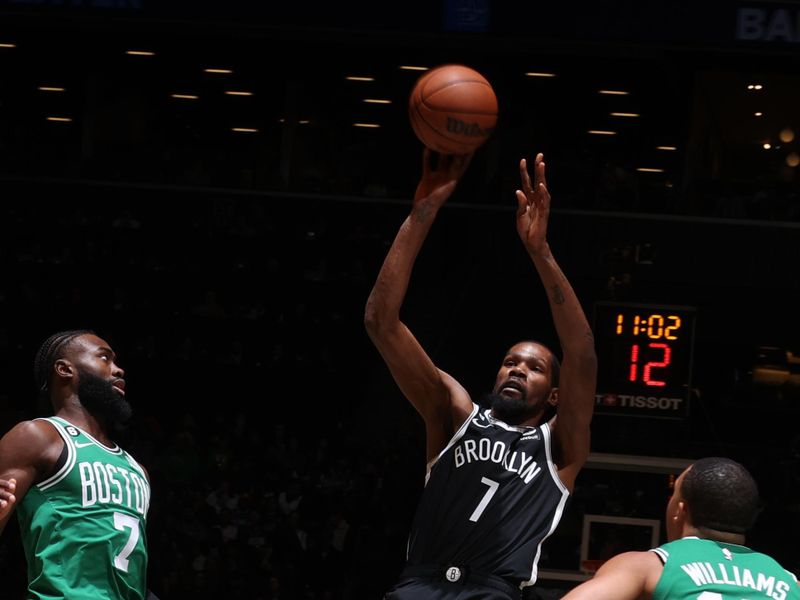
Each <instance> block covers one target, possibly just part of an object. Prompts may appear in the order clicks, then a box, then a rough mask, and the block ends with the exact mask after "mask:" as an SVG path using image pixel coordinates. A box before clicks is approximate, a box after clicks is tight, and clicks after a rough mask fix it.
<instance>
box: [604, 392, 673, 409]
mask: <svg viewBox="0 0 800 600" xmlns="http://www.w3.org/2000/svg"><path fill="white" fill-rule="evenodd" d="M683 400H684V399H683V398H658V397H656V396H633V395H629V394H596V395H595V404H596V405H597V406H601V407H618V408H649V409H656V410H659V411H667V412H672V411H678V410H680V409H681V407H682V405H683Z"/></svg>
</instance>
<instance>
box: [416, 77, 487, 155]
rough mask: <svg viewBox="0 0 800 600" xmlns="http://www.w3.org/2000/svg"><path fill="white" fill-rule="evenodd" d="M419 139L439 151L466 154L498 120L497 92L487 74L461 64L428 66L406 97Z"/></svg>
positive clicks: (485, 135)
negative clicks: (431, 67) (487, 78)
mask: <svg viewBox="0 0 800 600" xmlns="http://www.w3.org/2000/svg"><path fill="white" fill-rule="evenodd" d="M408 114H409V118H410V120H411V127H412V128H413V129H414V133H415V134H416V136H417V137H418V138H419V140H420V141H421V142H422V143H423V144H424V145H425V146H427V147H428V148H430V149H431V150H434V151H436V152H439V153H441V154H468V153H470V152H473V151H474V150H476V149H477V148H478V147H479V146H481V145H482V144H483V143H484V142H485V141H486V140H487V139H489V136H491V134H492V131H494V127H495V125H496V124H497V96H495V93H494V89H493V88H492V86H491V84H490V83H489V82H488V81H487V80H486V78H485V77H484V76H483V75H481V74H480V73H478V72H477V71H476V70H475V69H471V68H470V67H467V66H464V65H456V64H447V65H441V66H439V67H436V68H434V69H431V70H430V71H428V72H427V73H425V74H424V75H422V76H421V77H420V78H419V79H418V80H417V82H416V83H415V84H414V89H413V90H412V91H411V96H410V98H409V101H408Z"/></svg>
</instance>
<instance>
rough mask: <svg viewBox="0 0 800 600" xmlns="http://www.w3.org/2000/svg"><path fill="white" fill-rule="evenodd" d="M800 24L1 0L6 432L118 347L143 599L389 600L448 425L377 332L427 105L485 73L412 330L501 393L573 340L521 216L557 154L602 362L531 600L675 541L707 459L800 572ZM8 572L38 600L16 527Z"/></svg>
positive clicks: (458, 371) (732, 14) (422, 276)
mask: <svg viewBox="0 0 800 600" xmlns="http://www.w3.org/2000/svg"><path fill="white" fill-rule="evenodd" d="M799 24H800V3H797V2H780V3H777V2H775V3H773V2H761V1H759V2H750V3H748V2H722V1H714V2H702V3H700V2H698V3H694V2H684V1H681V2H671V1H667V0H657V1H650V2H633V1H618V2H610V1H605V2H580V1H573V2H552V3H539V2H526V3H522V2H502V1H491V0H473V1H466V0H438V1H431V2H426V1H422V0H417V1H406V2H394V3H381V2H341V3H335V2H316V1H314V2H303V1H302V0H300V1H298V2H282V3H280V4H277V3H271V2H262V3H257V2H247V1H245V0H226V1H225V2H222V1H220V2H218V3H213V2H208V1H203V2H190V1H188V0H158V1H157V0H152V1H151V0H0V72H2V84H0V190H1V191H0V197H2V204H1V206H2V208H0V214H1V215H2V217H0V239H1V240H2V243H0V273H2V277H0V315H2V318H0V356H2V361H0V375H2V379H3V383H4V384H3V386H2V389H0V425H2V431H3V432H5V431H7V430H8V429H10V428H11V427H12V426H13V425H14V424H15V423H16V422H18V421H20V420H23V419H29V418H32V417H34V416H38V415H43V414H46V412H47V407H44V406H37V405H36V403H35V401H34V398H35V390H34V385H33V374H32V366H33V357H34V353H35V351H36V348H37V347H38V345H39V344H40V343H41V341H42V340H43V339H44V338H45V337H47V336H48V335H49V334H50V333H52V332H54V331H58V330H62V329H72V328H79V327H88V328H91V329H94V330H95V331H97V332H98V334H100V335H101V336H102V337H104V338H105V339H107V340H109V341H110V342H111V343H112V345H113V346H114V349H115V350H116V352H117V354H118V356H119V363H120V364H121V366H122V367H123V368H125V370H126V380H127V382H128V398H129V399H130V400H131V402H132V403H133V406H134V408H135V416H134V419H133V422H132V423H131V425H130V426H129V428H128V429H127V430H126V431H125V432H124V434H123V436H122V438H121V439H120V442H121V445H122V446H123V447H125V448H126V449H128V450H129V451H130V452H131V453H132V454H133V455H134V456H136V457H137V458H139V459H140V461H141V462H142V463H143V464H144V465H145V466H146V467H147V468H148V470H149V472H150V475H151V478H152V487H153V496H152V505H151V510H150V515H149V519H148V544H149V556H150V570H149V577H148V585H149V587H150V589H151V590H152V591H153V593H155V594H156V595H157V596H158V597H159V598H161V600H177V599H183V598H192V599H206V598H207V599H211V598H220V597H225V598H230V599H245V598H247V599H253V600H259V599H261V600H268V599H272V600H278V599H280V600H284V599H298V600H305V599H311V598H313V599H315V600H316V599H327V600H379V599H380V598H382V594H383V593H384V591H385V590H386V589H387V587H388V586H389V585H391V584H392V583H393V582H394V581H395V579H396V578H397V576H398V574H399V572H400V569H401V568H402V563H403V559H404V555H405V548H406V536H407V533H408V528H409V524H410V519H411V516H412V514H413V510H414V508H415V504H416V500H417V498H418V496H419V493H420V492H421V490H422V486H423V482H424V473H425V457H424V430H423V426H422V420H421V419H420V418H419V417H418V415H417V414H416V413H415V412H414V410H413V409H412V407H411V406H410V405H409V404H408V402H407V401H406V400H405V399H404V398H403V396H402V395H401V394H400V392H399V390H398V388H397V386H396V385H395V383H394V381H393V380H392V379H391V377H390V375H389V373H388V370H387V369H386V367H385V366H384V363H383V362H382V360H381V359H380V356H379V355H378V353H377V351H376V350H375V349H374V347H373V346H372V345H371V343H370V342H369V340H368V338H367V336H366V333H365V329H364V326H363V311H364V305H365V302H366V299H367V295H368V294H369V290H370V288H371V285H372V283H373V281H374V278H375V276H376V275H377V272H378V269H379V268H380V265H381V263H382V261H383V257H384V255H385V252H386V251H387V249H388V247H389V244H390V243H391V240H392V239H393V236H394V234H395V232H396V231H397V228H398V227H399V226H400V224H401V222H402V220H403V219H404V218H405V216H406V215H407V214H408V211H409V208H410V198H411V197H412V195H413V193H414V188H415V186H416V183H417V180H418V177H419V175H420V169H421V151H422V146H421V144H420V143H419V141H418V140H417V139H416V138H415V137H414V134H413V131H412V129H411V126H410V124H409V120H408V114H407V107H408V95H409V92H410V91H411V88H412V86H413V83H414V81H415V80H416V79H417V77H419V76H420V73H421V72H423V71H421V70H420V68H431V67H433V66H437V65H439V64H444V63H462V64H466V65H469V66H471V67H473V68H475V69H477V70H479V71H480V72H481V73H483V74H484V75H485V76H486V78H487V79H488V80H489V81H490V82H491V83H492V85H493V86H494V88H495V91H496V93H497V97H498V102H499V107H500V108H499V119H498V124H497V128H496V130H495V132H494V133H493V135H492V137H491V138H490V139H489V141H488V142H487V143H486V144H485V145H484V146H482V147H481V148H480V149H479V150H478V151H477V153H476V155H475V157H474V160H473V162H472V164H471V165H470V169H469V171H468V173H467V174H466V176H465V177H464V180H463V181H462V182H461V184H460V185H459V187H458V188H457V190H456V192H455V194H454V195H453V197H452V198H451V200H450V201H449V202H448V204H447V205H446V206H445V208H444V209H443V210H442V212H441V213H440V215H439V218H438V219H437V222H436V224H435V225H434V227H433V229H432V231H431V234H430V236H429V238H428V240H427V241H426V243H425V246H424V247H423V250H422V252H421V254H420V257H419V259H418V261H417V266H416V269H415V271H414V274H413V277H412V281H411V286H410V289H409V293H408V296H407V299H406V302H405V305H404V308H403V318H404V320H405V321H406V322H408V323H409V324H410V326H411V327H412V329H413V330H414V331H415V332H416V334H417V336H418V337H419V339H420V340H421V342H422V343H423V345H424V346H425V347H426V348H427V349H428V351H429V353H430V354H431V356H432V357H433V359H434V361H435V362H437V364H439V365H440V366H441V367H442V368H443V369H445V370H447V371H449V372H451V373H452V374H454V375H455V376H456V377H457V378H458V379H459V380H460V381H462V383H464V384H465V386H466V387H467V388H468V389H470V390H471V391H473V392H474V393H475V395H476V396H477V395H479V394H480V393H482V392H484V391H488V390H489V388H490V387H491V385H492V384H493V381H494V376H495V373H496V370H497V368H498V366H499V362H500V359H501V357H502V353H503V352H504V351H505V349H506V348H507V346H508V345H509V344H510V343H513V342H515V341H517V340H518V339H524V338H531V337H533V338H538V339H542V340H543V341H545V342H546V343H548V344H553V345H555V346H556V347H557V340H556V338H555V332H554V330H553V328H552V325H551V319H550V314H549V309H548V305H547V298H546V295H545V293H544V291H543V290H542V288H541V285H540V283H539V280H538V277H537V275H536V272H535V270H534V269H533V267H532V265H531V264H530V261H529V260H528V258H527V256H526V254H525V251H524V249H523V247H522V245H521V243H520V241H519V238H518V236H517V233H516V230H515V225H514V209H515V198H514V190H515V189H516V188H517V187H518V185H519V183H518V181H519V175H518V167H517V165H518V162H519V159H520V158H523V157H527V158H529V159H532V158H533V156H534V155H535V153H536V152H543V153H544V155H545V162H546V163H547V177H548V185H549V188H550V191H551V194H552V196H553V210H552V214H551V218H550V227H549V235H548V237H549V240H550V245H551V247H552V249H553V252H554V255H555V256H556V258H557V259H558V261H559V262H560V264H561V267H562V268H563V270H564V272H565V273H566V275H567V276H568V277H569V278H570V280H571V282H572V284H573V287H574V288H575V290H576V292H577V294H578V297H579V298H580V299H581V302H582V304H583V306H584V309H585V310H586V312H587V315H588V316H589V318H590V321H591V322H592V324H593V326H594V329H595V335H596V339H597V351H598V357H599V362H600V381H599V384H598V398H597V409H596V413H595V417H594V420H593V424H592V455H591V457H590V460H589V463H588V464H587V465H586V467H585V468H584V470H583V471H582V472H581V474H580V476H579V478H578V481H577V484H576V489H575V493H574V495H573V497H572V498H571V500H570V502H569V504H568V505H567V511H566V513H565V514H564V517H563V519H562V522H561V524H560V525H559V527H558V529H557V531H556V533H554V534H553V535H552V536H551V537H550V538H549V539H548V540H547V541H546V542H545V545H544V547H543V554H542V557H541V561H540V569H541V573H540V580H539V582H538V583H537V585H536V586H535V588H534V589H532V590H530V591H529V592H528V597H529V598H542V599H544V598H559V597H560V596H561V595H562V594H563V593H564V591H565V590H567V589H569V588H570V587H572V586H574V585H575V584H576V583H577V582H579V581H581V580H582V579H585V578H586V577H587V576H589V574H590V573H591V571H592V570H593V569H594V568H596V566H597V565H598V564H600V563H601V562H602V561H603V560H605V559H606V558H608V557H609V556H611V555H613V554H615V553H617V552H621V551H623V550H628V549H645V548H648V547H651V544H652V542H653V541H654V540H655V544H653V545H656V544H658V543H660V542H662V541H664V539H665V537H664V536H665V533H664V528H663V513H664V506H665V503H666V500H667V498H668V497H669V495H670V493H671V485H672V483H673V482H674V478H675V475H676V474H677V473H679V472H680V471H681V470H682V469H683V467H684V466H685V465H686V464H688V463H689V462H690V461H691V460H693V459H696V458H700V457H703V456H712V455H713V456H728V457H731V458H734V459H735V460H738V461H740V462H742V463H743V464H745V465H746V466H747V467H748V468H749V469H751V471H752V472H753V474H754V476H755V477H756V479H757V481H758V483H759V486H760V491H761V494H762V503H763V510H762V512H761V514H760V516H759V519H758V522H757V524H756V526H755V528H754V529H753V531H752V532H751V534H750V535H749V536H748V545H749V546H751V547H753V548H754V549H756V550H760V551H764V552H767V553H769V554H771V555H773V556H774V557H775V558H776V559H778V560H779V561H780V562H781V563H782V564H783V565H784V566H785V567H786V568H788V569H790V570H793V571H794V572H795V573H797V572H800V553H799V552H798V550H797V543H796V542H797V540H798V539H799V538H800V504H798V490H800V434H798V418H800V320H799V319H798V311H799V310H800V263H799V262H798V261H799V260H800V197H798V192H799V191H800V172H799V171H798V169H800V166H798V165H800V142H798V137H797V136H798V135H799V134H800V110H798V107H800V25H799ZM669 327H672V329H668V328H669ZM668 334H669V335H668ZM634 346H636V352H637V353H638V352H639V351H640V350H641V352H642V353H643V354H642V357H641V358H640V357H639V355H638V354H634ZM646 351H650V352H651V354H650V355H649V356H645V354H644V353H646ZM0 573H2V579H3V585H2V589H0V597H2V598H9V599H14V600H17V599H21V598H23V597H24V593H25V563H24V558H23V556H22V549H21V545H20V541H19V531H18V528H17V524H16V519H12V521H10V522H9V525H8V527H7V528H6V531H5V532H4V534H3V537H2V539H0Z"/></svg>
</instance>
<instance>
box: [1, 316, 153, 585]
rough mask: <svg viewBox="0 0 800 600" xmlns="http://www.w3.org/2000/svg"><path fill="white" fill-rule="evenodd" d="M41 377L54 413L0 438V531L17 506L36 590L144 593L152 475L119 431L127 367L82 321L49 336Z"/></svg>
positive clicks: (40, 360)
mask: <svg viewBox="0 0 800 600" xmlns="http://www.w3.org/2000/svg"><path fill="white" fill-rule="evenodd" d="M34 377H35V383H36V387H37V389H38V391H39V393H40V394H41V395H43V397H46V398H48V399H49V400H50V402H51V404H52V407H53V413H54V416H51V417H47V418H39V419H33V420H31V421H23V422H21V423H18V424H17V425H15V426H14V427H13V428H12V429H11V430H10V431H9V432H8V433H6V434H5V435H4V436H3V437H2V438H1V439H0V533H2V531H3V529H4V528H5V525H6V523H7V522H8V520H9V518H10V517H11V514H12V512H13V511H14V509H15V508H16V513H17V517H18V519H19V525H20V533H21V536H22V542H23V547H24V551H25V558H26V560H27V563H28V594H29V597H35V598H69V599H70V600H90V599H91V600H95V599H98V598H102V599H107V600H142V599H144V598H145V597H146V595H147V593H148V592H147V588H146V573H147V543H146V537H145V523H146V518H147V510H148V507H149V504H150V480H149V476H148V474H147V471H146V470H145V469H144V467H142V466H141V465H140V464H139V463H138V462H136V460H135V459H134V458H133V457H132V456H131V455H130V454H128V453H127V452H125V451H124V450H123V449H122V448H120V447H119V446H118V445H117V444H116V443H114V441H113V440H112V437H113V433H114V431H115V430H116V429H117V427H118V426H120V425H122V424H124V423H125V422H126V421H127V420H128V419H129V418H130V416H131V412H132V411H131V406H130V404H129V403H128V401H127V400H126V399H125V380H124V379H123V377H124V371H123V370H122V369H121V368H120V367H119V366H118V365H117V364H116V355H115V354H114V351H113V350H112V349H111V347H110V345H109V344H108V343H107V342H106V341H105V340H103V339H102V338H100V337H98V336H97V335H95V333H94V332H92V331H90V330H85V329H81V330H71V331H62V332H59V333H56V334H54V335H52V336H50V337H49V338H47V339H46V340H45V341H44V342H43V343H42V345H41V347H40V348H39V351H38V352H37V353H36V358H35V361H34ZM151 597H152V596H151Z"/></svg>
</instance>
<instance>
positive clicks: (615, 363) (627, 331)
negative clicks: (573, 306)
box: [594, 302, 696, 416]
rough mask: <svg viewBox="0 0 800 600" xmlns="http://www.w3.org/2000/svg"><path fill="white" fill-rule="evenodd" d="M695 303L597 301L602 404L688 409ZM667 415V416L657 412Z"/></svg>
mask: <svg viewBox="0 0 800 600" xmlns="http://www.w3.org/2000/svg"><path fill="white" fill-rule="evenodd" d="M695 316H696V311H695V309H694V308H693V307H683V306H667V305H652V304H651V305H648V304H627V303H624V302H599V303H597V304H596V305H595V323H594V333H595V344H596V347H597V355H598V358H599V362H598V367H599V371H598V390H597V391H598V398H597V403H598V409H606V408H607V409H608V410H609V411H611V410H612V409H613V412H615V413H617V414H639V413H642V414H644V413H643V412H642V411H646V409H645V408H644V407H645V406H647V407H649V406H651V405H652V406H654V407H662V408H664V407H670V410H669V411H667V410H666V409H665V410H661V411H660V412H662V413H664V412H674V413H675V414H676V415H677V414H678V413H679V412H680V413H683V412H684V411H685V406H686V404H687V401H688V393H689V387H690V381H691V370H692V369H691V367H692V354H693V352H692V349H693V345H694V339H693V338H694V322H695ZM659 416H667V415H659Z"/></svg>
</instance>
